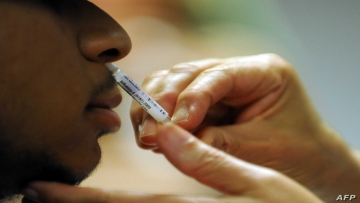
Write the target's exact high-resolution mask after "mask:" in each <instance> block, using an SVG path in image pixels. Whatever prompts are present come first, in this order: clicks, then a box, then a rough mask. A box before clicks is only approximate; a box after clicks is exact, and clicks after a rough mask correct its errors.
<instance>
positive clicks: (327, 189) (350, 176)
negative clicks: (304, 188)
mask: <svg viewBox="0 0 360 203" xmlns="http://www.w3.org/2000/svg"><path fill="white" fill-rule="evenodd" d="M322 132H323V133H321V134H322V135H320V136H318V137H319V140H318V141H319V143H320V144H319V146H320V147H319V152H320V153H321V162H320V163H319V164H321V165H322V166H321V168H322V171H321V173H319V174H318V175H319V178H318V180H319V182H318V183H317V184H316V186H314V185H313V188H310V189H312V190H313V192H315V193H316V194H317V195H318V196H319V197H320V198H322V199H323V200H325V201H326V202H336V199H337V197H338V196H339V195H345V194H350V195H357V196H358V197H359V198H360V193H359V191H360V190H359V189H360V153H357V152H354V150H353V149H351V148H350V147H349V146H348V145H347V144H346V143H345V141H344V140H343V139H342V138H341V137H340V136H339V134H338V133H337V132H335V131H334V130H333V129H331V128H330V127H329V126H328V125H326V124H324V126H323V129H322Z"/></svg>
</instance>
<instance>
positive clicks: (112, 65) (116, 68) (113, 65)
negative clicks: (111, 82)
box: [105, 63, 120, 73]
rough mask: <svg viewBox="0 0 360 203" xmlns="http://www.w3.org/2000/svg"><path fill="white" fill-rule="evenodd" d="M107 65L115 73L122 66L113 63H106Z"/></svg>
mask: <svg viewBox="0 0 360 203" xmlns="http://www.w3.org/2000/svg"><path fill="white" fill-rule="evenodd" d="M105 66H106V67H107V68H108V69H109V71H111V72H112V73H115V72H116V71H118V70H119V69H120V68H119V67H118V66H117V65H115V64H113V63H105Z"/></svg>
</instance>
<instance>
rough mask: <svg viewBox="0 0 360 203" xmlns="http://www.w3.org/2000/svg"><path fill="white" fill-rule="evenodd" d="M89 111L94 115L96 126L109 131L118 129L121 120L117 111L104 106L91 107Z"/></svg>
mask: <svg viewBox="0 0 360 203" xmlns="http://www.w3.org/2000/svg"><path fill="white" fill-rule="evenodd" d="M89 112H90V113H91V114H92V115H93V116H95V120H96V123H97V126H99V127H101V128H105V129H107V130H109V131H111V132H115V131H118V130H119V129H120V125H121V121H120V117H119V116H118V114H117V113H115V112H114V111H112V110H110V109H106V108H96V107H95V108H91V109H89Z"/></svg>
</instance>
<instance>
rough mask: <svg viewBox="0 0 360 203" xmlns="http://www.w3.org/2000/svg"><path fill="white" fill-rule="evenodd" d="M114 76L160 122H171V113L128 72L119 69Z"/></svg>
mask: <svg viewBox="0 0 360 203" xmlns="http://www.w3.org/2000/svg"><path fill="white" fill-rule="evenodd" d="M113 76H114V78H115V80H116V81H117V83H118V84H119V85H120V86H121V87H122V88H123V89H124V90H125V91H126V92H127V93H128V94H129V95H130V96H131V97H132V98H133V99H135V100H136V101H137V102H138V103H139V104H140V105H141V107H143V108H144V109H145V111H147V112H148V113H149V114H150V115H151V116H152V117H153V118H154V119H155V120H157V121H158V122H164V123H166V122H170V118H169V114H168V113H167V112H166V111H165V109H163V108H162V107H161V106H160V105H159V104H158V103H157V102H156V101H154V100H153V99H152V98H151V97H150V96H149V95H148V94H146V93H145V92H144V91H143V90H142V89H141V88H140V87H139V86H138V85H137V84H136V83H135V82H134V81H133V80H132V79H131V78H129V76H128V75H126V73H124V72H123V71H121V70H120V69H117V70H116V71H115V72H114V73H113Z"/></svg>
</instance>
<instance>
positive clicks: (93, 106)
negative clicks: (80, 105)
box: [85, 88, 122, 137]
mask: <svg viewBox="0 0 360 203" xmlns="http://www.w3.org/2000/svg"><path fill="white" fill-rule="evenodd" d="M121 99H122V97H121V94H120V91H119V89H118V88H114V89H112V90H111V91H107V92H103V93H101V94H99V95H97V96H96V97H94V98H93V99H92V100H91V101H90V102H89V103H88V105H87V106H86V108H85V109H86V112H87V114H88V115H89V117H90V120H91V122H92V124H93V125H95V126H96V129H97V131H98V132H97V134H98V137H100V136H101V135H104V134H107V133H110V132H116V131H118V130H119V129H120V126H121V121H120V117H119V116H118V114H117V113H116V112H115V111H113V109H114V108H115V107H117V106H118V105H119V104H120V103H121Z"/></svg>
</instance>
